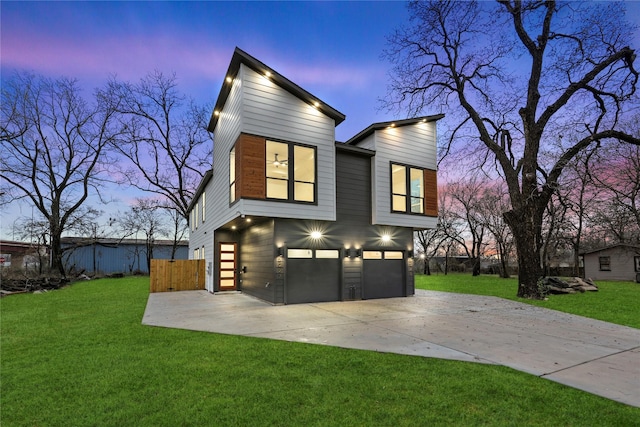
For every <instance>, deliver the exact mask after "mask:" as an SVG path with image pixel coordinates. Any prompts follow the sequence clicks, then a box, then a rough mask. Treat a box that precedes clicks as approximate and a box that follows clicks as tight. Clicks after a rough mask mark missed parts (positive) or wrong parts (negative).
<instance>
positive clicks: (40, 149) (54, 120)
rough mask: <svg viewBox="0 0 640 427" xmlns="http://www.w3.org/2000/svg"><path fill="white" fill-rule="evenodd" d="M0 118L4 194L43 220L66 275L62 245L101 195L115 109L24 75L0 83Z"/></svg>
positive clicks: (64, 85)
mask: <svg viewBox="0 0 640 427" xmlns="http://www.w3.org/2000/svg"><path fill="white" fill-rule="evenodd" d="M0 111H1V116H0V141H1V143H2V150H1V151H2V162H0V177H1V178H2V183H1V184H0V185H2V190H1V191H2V192H6V193H7V194H10V195H11V197H12V199H11V200H15V199H27V200H28V201H29V202H30V204H32V205H33V206H34V207H35V208H36V209H37V210H38V212H39V214H41V215H42V216H43V217H44V218H45V219H46V222H47V224H48V231H49V239H50V242H49V244H50V246H51V268H52V270H53V271H57V272H59V273H60V274H61V275H62V276H64V275H65V271H64V265H63V262H62V248H61V241H60V238H61V236H62V234H63V233H64V231H65V230H66V229H68V228H69V227H70V226H71V225H72V224H73V223H75V222H76V220H77V219H78V217H81V216H83V215H84V213H86V212H87V210H88V209H89V207H88V206H86V202H87V200H88V197H89V196H90V194H98V195H99V188H100V186H101V182H102V177H103V175H102V172H104V170H103V167H102V166H103V165H104V162H105V160H107V159H106V157H105V154H106V147H107V144H108V143H109V142H110V141H112V139H113V138H114V134H113V133H112V127H111V122H112V119H113V115H114V112H115V108H114V106H113V105H111V104H109V103H108V102H107V101H106V100H105V99H103V98H101V97H100V96H97V97H96V98H95V100H94V101H93V102H87V101H86V100H85V98H83V96H82V93H81V89H80V87H79V85H78V82H77V81H76V80H72V79H68V78H58V79H49V78H45V77H42V76H36V75H33V74H30V73H26V72H25V73H16V74H15V75H13V76H12V77H10V78H9V79H7V80H6V81H4V82H3V84H2V106H1V107H0Z"/></svg>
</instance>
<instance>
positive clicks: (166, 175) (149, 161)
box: [103, 71, 213, 220]
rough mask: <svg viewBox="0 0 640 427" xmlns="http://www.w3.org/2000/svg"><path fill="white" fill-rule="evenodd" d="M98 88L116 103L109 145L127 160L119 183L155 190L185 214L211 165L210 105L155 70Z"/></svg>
mask: <svg viewBox="0 0 640 427" xmlns="http://www.w3.org/2000/svg"><path fill="white" fill-rule="evenodd" d="M103 93H104V95H105V96H106V97H109V98H111V99H113V102H114V103H117V104H118V106H119V108H118V117H119V120H120V124H121V128H122V131H123V136H122V139H121V140H119V141H117V143H116V144H114V146H115V148H116V150H118V151H119V152H120V153H121V154H122V155H124V156H125V157H126V158H127V159H128V160H129V163H128V166H124V167H123V168H122V170H121V172H122V181H123V183H126V184H129V185H132V186H134V187H136V188H138V189H140V190H143V191H146V192H149V193H152V194H154V195H155V197H157V196H160V197H161V198H162V200H166V201H168V202H167V203H166V204H165V207H168V208H173V209H175V210H176V211H177V212H178V213H179V214H180V215H181V216H182V217H183V218H185V220H188V212H187V208H188V207H189V204H190V203H191V199H192V197H193V195H194V194H195V191H196V189H197V187H198V185H199V183H200V180H201V179H202V177H203V175H204V172H205V171H206V170H208V169H210V168H211V161H212V157H211V156H212V149H213V144H212V138H211V134H209V133H208V131H207V120H208V117H209V111H210V110H207V109H206V108H205V107H203V106H200V105H197V104H195V103H194V102H193V101H192V100H189V99H187V98H186V97H185V96H184V95H182V94H181V93H180V92H179V90H178V82H177V78H176V76H175V75H165V74H163V73H161V72H159V71H155V72H153V73H150V74H148V75H146V76H145V77H143V78H142V79H140V81H139V82H137V83H129V82H123V81H119V80H117V79H115V78H112V79H111V80H110V81H109V83H108V84H107V87H106V89H105V90H104V92H103Z"/></svg>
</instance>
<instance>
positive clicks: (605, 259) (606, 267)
mask: <svg viewBox="0 0 640 427" xmlns="http://www.w3.org/2000/svg"><path fill="white" fill-rule="evenodd" d="M598 264H599V265H600V271H611V257H610V256H599V257H598Z"/></svg>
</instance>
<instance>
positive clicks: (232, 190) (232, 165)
mask: <svg viewBox="0 0 640 427" xmlns="http://www.w3.org/2000/svg"><path fill="white" fill-rule="evenodd" d="M235 201H236V147H233V148H232V149H231V152H230V153H229V203H233V202H235Z"/></svg>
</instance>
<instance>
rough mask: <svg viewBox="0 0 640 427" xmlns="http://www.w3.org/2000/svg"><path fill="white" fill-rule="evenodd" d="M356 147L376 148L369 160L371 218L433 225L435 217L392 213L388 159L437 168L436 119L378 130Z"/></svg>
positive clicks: (388, 222)
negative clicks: (371, 182) (370, 171)
mask: <svg viewBox="0 0 640 427" xmlns="http://www.w3.org/2000/svg"><path fill="white" fill-rule="evenodd" d="M358 147H362V148H367V149H370V150H375V152H376V155H375V156H374V157H373V159H372V162H373V165H372V180H373V186H372V189H371V190H372V204H373V206H372V222H373V224H380V225H396V226H403V227H414V228H435V226H436V224H437V222H438V221H437V218H432V217H422V216H418V215H407V214H397V213H391V178H390V176H389V173H390V166H389V163H390V162H392V161H393V162H397V163H403V164H407V165H411V166H417V167H421V168H425V169H433V170H435V169H436V165H437V152H436V150H437V148H436V123H435V122H427V123H416V124H413V125H407V126H401V127H395V128H387V129H382V130H377V131H375V132H374V133H373V135H371V136H370V137H368V138H366V139H364V140H363V141H362V142H360V143H358Z"/></svg>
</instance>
